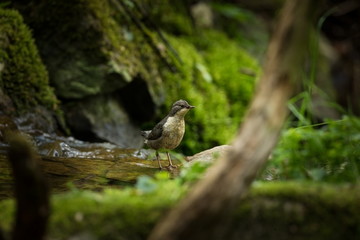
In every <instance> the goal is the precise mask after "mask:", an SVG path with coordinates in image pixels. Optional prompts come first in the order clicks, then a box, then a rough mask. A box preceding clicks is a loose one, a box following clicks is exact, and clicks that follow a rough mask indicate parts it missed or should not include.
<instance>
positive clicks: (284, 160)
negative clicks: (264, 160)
mask: <svg viewBox="0 0 360 240" xmlns="http://www.w3.org/2000/svg"><path fill="white" fill-rule="evenodd" d="M319 127H320V128H319V129H316V128H315V127H313V126H304V127H299V128H290V129H288V130H286V131H285V132H284V133H283V135H282V137H281V140H280V142H279V144H278V146H277V147H276V148H275V150H274V151H273V153H272V157H271V159H270V160H269V163H268V165H267V167H266V169H265V171H264V172H263V176H262V178H265V179H275V180H288V179H301V180H314V181H320V180H321V181H330V182H358V181H359V180H360V175H359V174H360V173H359V169H360V162H359V161H358V159H359V156H360V119H358V118H355V117H344V118H343V119H342V120H340V121H328V122H326V124H324V125H320V126H319Z"/></svg>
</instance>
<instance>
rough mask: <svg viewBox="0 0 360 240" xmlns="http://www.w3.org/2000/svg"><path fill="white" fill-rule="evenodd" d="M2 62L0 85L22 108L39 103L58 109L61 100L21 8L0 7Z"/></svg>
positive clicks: (19, 107) (19, 108) (21, 109)
mask: <svg viewBox="0 0 360 240" xmlns="http://www.w3.org/2000/svg"><path fill="white" fill-rule="evenodd" d="M0 64H4V69H3V72H1V77H0V87H1V88H3V89H4V92H5V93H6V94H7V95H9V96H10V97H11V99H12V100H13V102H14V103H15V105H16V107H17V109H18V111H23V110H26V109H28V108H30V107H33V106H36V105H38V104H41V105H44V106H46V107H48V108H49V109H53V110H54V109H56V108H57V104H58V101H57V99H56V97H55V95H54V93H53V89H52V88H50V87H49V85H48V74H47V71H46V69H45V66H44V65H43V63H42V61H41V59H40V56H39V54H38V51H37V48H36V46H35V43H34V40H33V39H32V36H31V32H30V30H29V29H28V28H27V26H25V24H24V23H23V19H22V17H21V16H20V14H19V13H18V12H17V11H14V10H6V9H1V8H0Z"/></svg>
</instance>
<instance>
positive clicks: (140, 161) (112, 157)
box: [0, 131, 180, 199]
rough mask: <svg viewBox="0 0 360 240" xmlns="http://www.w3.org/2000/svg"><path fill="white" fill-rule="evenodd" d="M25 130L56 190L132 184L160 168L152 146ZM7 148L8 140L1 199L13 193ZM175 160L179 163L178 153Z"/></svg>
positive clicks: (2, 155)
mask: <svg viewBox="0 0 360 240" xmlns="http://www.w3.org/2000/svg"><path fill="white" fill-rule="evenodd" d="M24 134H25V135H27V136H28V137H29V139H30V140H31V142H32V143H33V144H34V147H35V148H36V149H37V152H38V153H39V155H40V157H41V161H40V165H41V166H42V167H43V170H44V172H45V173H46V175H47V177H48V180H49V183H50V185H51V188H52V191H53V192H55V193H56V192H61V191H66V190H69V189H71V188H79V189H92V190H100V189H102V188H104V187H108V186H113V187H122V186H126V185H132V184H134V183H135V182H136V179H137V178H138V177H139V176H141V175H149V176H152V175H154V174H155V173H156V172H158V171H160V169H159V168H158V163H157V161H156V159H155V152H154V151H153V150H146V149H122V148H120V147H118V146H117V145H114V144H111V143H89V142H84V141H79V140H76V139H74V138H72V137H67V138H66V137H59V136H56V135H50V134H44V133H41V132H39V131H32V132H31V135H29V133H24ZM7 149H8V145H7V143H6V142H4V141H2V142H0V169H1V171H0V183H1V184H0V199H4V198H8V197H11V196H12V195H13V179H12V176H11V169H10V167H9V164H8V161H7V157H6V154H7ZM161 159H162V165H163V166H166V165H167V159H166V155H165V154H161ZM173 161H174V163H175V164H178V165H180V161H179V159H177V157H173ZM177 173H178V170H177V169H175V170H173V171H172V174H174V175H176V174H177Z"/></svg>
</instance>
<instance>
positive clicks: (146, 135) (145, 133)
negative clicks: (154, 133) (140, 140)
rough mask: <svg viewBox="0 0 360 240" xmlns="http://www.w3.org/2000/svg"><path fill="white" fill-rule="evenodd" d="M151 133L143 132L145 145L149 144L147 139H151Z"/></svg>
mask: <svg viewBox="0 0 360 240" xmlns="http://www.w3.org/2000/svg"><path fill="white" fill-rule="evenodd" d="M150 132H151V131H141V136H143V137H144V138H145V139H144V143H145V144H147V141H148V140H147V139H148V137H149V134H150Z"/></svg>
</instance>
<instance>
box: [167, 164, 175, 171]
mask: <svg viewBox="0 0 360 240" xmlns="http://www.w3.org/2000/svg"><path fill="white" fill-rule="evenodd" d="M176 168H177V166H176V165H173V164H169V165H168V166H166V169H167V170H169V171H171V170H173V169H176Z"/></svg>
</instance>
